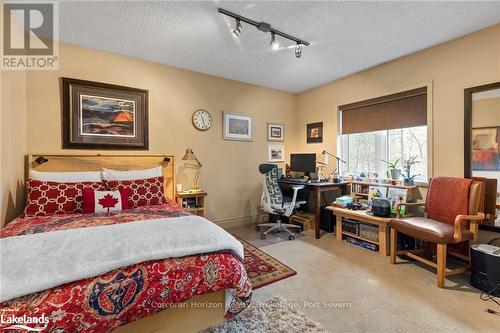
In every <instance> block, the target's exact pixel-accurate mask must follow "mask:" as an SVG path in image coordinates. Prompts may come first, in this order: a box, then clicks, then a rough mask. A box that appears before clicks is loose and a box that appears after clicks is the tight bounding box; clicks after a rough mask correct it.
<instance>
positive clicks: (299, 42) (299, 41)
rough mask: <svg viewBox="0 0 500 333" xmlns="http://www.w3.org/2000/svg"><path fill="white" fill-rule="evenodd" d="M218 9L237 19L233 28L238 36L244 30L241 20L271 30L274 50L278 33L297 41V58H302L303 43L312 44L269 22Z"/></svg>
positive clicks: (276, 46)
mask: <svg viewBox="0 0 500 333" xmlns="http://www.w3.org/2000/svg"><path fill="white" fill-rule="evenodd" d="M217 11H218V12H219V13H221V14H224V15H227V16H229V17H232V18H234V19H235V20H236V26H235V28H234V29H233V30H232V33H233V35H234V36H235V37H236V38H238V37H239V36H240V34H241V30H242V26H241V22H245V23H247V24H250V25H253V26H254V27H256V28H257V29H258V30H260V31H262V32H265V33H268V32H270V33H271V43H270V44H269V45H270V46H271V48H272V49H273V50H276V49H278V48H279V44H278V42H277V41H276V35H278V36H281V37H283V38H286V39H288V40H291V41H293V42H295V43H296V45H295V57H296V58H300V57H301V56H302V45H305V46H309V45H310V43H309V42H306V41H305V40H302V39H299V38H297V37H294V36H291V35H288V34H286V33H284V32H281V31H279V30H276V29H274V28H273V27H272V26H271V25H270V24H269V23H266V22H257V21H254V20H251V19H249V18H247V17H244V16H241V15H238V14H235V13H233V12H230V11H228V10H225V9H223V8H219V9H218V10H217Z"/></svg>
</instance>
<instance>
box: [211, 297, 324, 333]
mask: <svg viewBox="0 0 500 333" xmlns="http://www.w3.org/2000/svg"><path fill="white" fill-rule="evenodd" d="M236 332H237V333H254V332H266V333H284V332H286V333H327V332H329V331H327V330H325V329H324V328H323V327H322V326H321V325H320V324H318V323H316V322H314V321H312V320H311V319H310V318H309V317H307V316H306V315H305V314H303V313H302V312H300V311H298V310H297V309H296V306H295V305H294V304H292V303H287V302H286V301H285V300H284V299H283V298H282V297H273V298H271V299H270V300H268V301H266V302H263V303H262V302H256V303H252V305H250V307H249V308H248V309H246V310H244V311H243V312H242V313H240V314H239V315H238V316H237V317H236V318H234V319H231V320H228V321H226V322H224V323H223V324H221V325H220V326H216V327H211V328H209V329H208V330H206V331H204V332H203V333H236Z"/></svg>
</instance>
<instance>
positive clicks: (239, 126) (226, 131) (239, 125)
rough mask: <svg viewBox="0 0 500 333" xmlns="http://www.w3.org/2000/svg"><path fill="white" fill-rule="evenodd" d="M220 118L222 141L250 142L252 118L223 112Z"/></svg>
mask: <svg viewBox="0 0 500 333" xmlns="http://www.w3.org/2000/svg"><path fill="white" fill-rule="evenodd" d="M222 118H223V126H222V128H223V134H222V137H223V139H224V140H236V141H252V131H253V130H252V127H253V117H252V116H250V115H247V114H242V113H234V112H226V111H224V112H223V117H222Z"/></svg>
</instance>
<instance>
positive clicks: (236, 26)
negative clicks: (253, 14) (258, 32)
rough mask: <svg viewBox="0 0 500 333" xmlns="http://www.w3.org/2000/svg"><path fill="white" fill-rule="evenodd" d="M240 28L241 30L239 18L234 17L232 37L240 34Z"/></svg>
mask: <svg viewBox="0 0 500 333" xmlns="http://www.w3.org/2000/svg"><path fill="white" fill-rule="evenodd" d="M241 30H242V28H241V22H240V19H239V18H237V19H236V25H235V27H234V29H233V35H234V37H236V38H238V37H239V36H240V34H241Z"/></svg>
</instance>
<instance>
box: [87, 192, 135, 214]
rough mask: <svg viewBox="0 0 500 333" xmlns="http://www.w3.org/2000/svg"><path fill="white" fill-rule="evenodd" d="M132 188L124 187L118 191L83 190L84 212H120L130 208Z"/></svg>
mask: <svg viewBox="0 0 500 333" xmlns="http://www.w3.org/2000/svg"><path fill="white" fill-rule="evenodd" d="M129 197H130V190H128V189H123V190H118V191H94V190H88V189H85V190H83V212H84V213H85V214H91V213H110V212H120V211H122V210H127V209H128V199H129Z"/></svg>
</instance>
